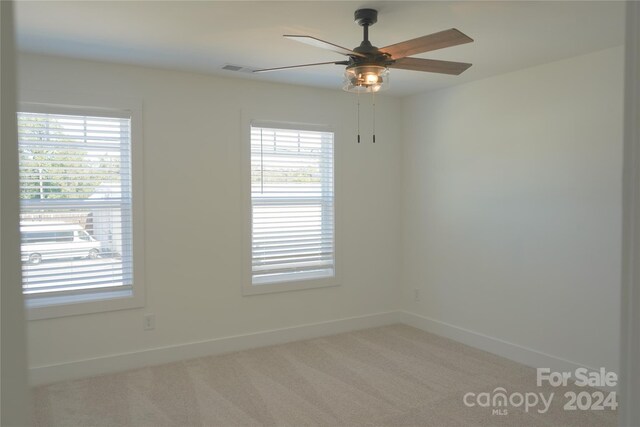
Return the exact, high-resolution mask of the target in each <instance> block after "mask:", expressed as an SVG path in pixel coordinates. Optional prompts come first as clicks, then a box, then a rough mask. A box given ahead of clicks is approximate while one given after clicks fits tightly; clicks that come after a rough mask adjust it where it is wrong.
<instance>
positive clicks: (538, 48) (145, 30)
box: [16, 1, 624, 96]
mask: <svg viewBox="0 0 640 427" xmlns="http://www.w3.org/2000/svg"><path fill="white" fill-rule="evenodd" d="M361 7H371V8H375V9H378V10H379V17H378V23H377V24H375V25H374V26H373V27H371V28H370V33H369V35H370V40H371V41H372V43H373V44H374V45H376V46H378V47H383V46H386V45H389V44H393V43H397V42H399V41H403V40H406V39H411V38H415V37H418V36H422V35H425V34H430V33H433V32H437V31H441V30H445V29H448V28H458V29H459V30H461V31H462V32H464V33H465V34H467V35H469V36H470V37H471V38H473V39H474V40H475V42H474V43H470V44H466V45H461V46H456V47H451V48H448V49H444V50H440V51H435V52H429V53H427V54H422V55H416V56H419V57H423V58H434V59H445V60H450V61H461V62H471V63H473V66H472V67H471V68H470V69H469V70H467V71H466V72H465V73H463V74H462V75H460V76H447V75H438V74H431V73H420V72H415V71H405V70H391V88H390V90H389V94H392V95H398V96H402V95H408V94H412V93H417V92H424V91H427V90H432V89H436V88H441V87H446V86H451V85H455V84H459V83H462V82H467V81H471V80H477V79H481V78H485V77H488V76H491V75H496V74H501V73H505V72H509V71H514V70H518V69H522V68H526V67H530V66H533V65H537V64H543V63H547V62H551V61H555V60H558V59H561V58H565V57H570V56H575V55H580V54H583V53H587V52H592V51H596V50H600V49H604V48H607V47H612V46H617V45H620V44H622V43H623V33H624V25H623V24H624V3H623V2H617V1H603V2H596V1H587V2H581V1H556V2H542V1H532V2H524V1H522V2H521V1H510V2H507V1H500V2H484V1H471V2H446V1H440V2H429V1H408V2H405V1H381V2H367V1H341V2H334V1H283V2H272V1H258V2H248V1H194V2H190V1H107V2H102V1H84V2H80V1H44V2H36V1H19V2H18V3H17V5H16V23H17V42H18V47H19V49H21V50H23V51H28V52H36V53H46V54H53V55H63V56H70V57H77V58H87V59H96V60H105V61H114V62H122V63H129V64H140V65H148V66H156V67H163V68H172V69H181V70H191V71H197V72H205V73H212V74H219V75H226V76H230V77H242V78H251V79H258V80H265V81H273V82H286V83H294V84H302V85H311V86H317V87H325V88H333V89H339V88H341V85H342V70H343V69H342V67H341V66H338V65H323V66H319V67H311V68H302V69H295V70H289V71H281V72H273V73H262V74H249V73H238V72H235V73H234V72H230V71H224V70H221V67H222V66H223V65H225V64H234V65H242V66H249V67H254V68H262V67H264V68H266V67H278V66H285V65H296V64H305V63H312V62H323V61H334V60H335V61H340V60H342V59H344V57H342V56H340V55H338V54H336V53H333V52H328V51H324V50H322V49H318V48H314V47H311V46H308V45H304V44H301V43H296V42H294V41H290V40H287V39H284V38H283V37H282V34H306V35H311V36H315V37H318V38H321V39H324V40H327V41H330V42H333V43H335V44H338V45H341V46H345V47H348V48H353V47H355V46H357V45H358V44H359V43H360V41H361V39H362V29H361V27H359V26H358V25H356V24H355V23H354V21H353V12H354V11H355V10H356V9H358V8H361Z"/></svg>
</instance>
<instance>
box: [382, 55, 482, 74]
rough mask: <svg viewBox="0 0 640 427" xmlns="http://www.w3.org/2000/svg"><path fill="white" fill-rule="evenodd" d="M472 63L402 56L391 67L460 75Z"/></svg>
mask: <svg viewBox="0 0 640 427" xmlns="http://www.w3.org/2000/svg"><path fill="white" fill-rule="evenodd" d="M469 67H471V64H467V63H465V62H451V61H440V60H437V59H423V58H400V59H398V60H397V61H396V62H394V63H393V64H391V65H389V68H399V69H401V70H413V71H426V72H428V73H440V74H453V75H456V76H457V75H459V74H461V73H462V72H463V71H465V70H466V69H467V68H469Z"/></svg>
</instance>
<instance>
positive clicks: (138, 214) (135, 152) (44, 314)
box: [18, 91, 145, 320]
mask: <svg viewBox="0 0 640 427" xmlns="http://www.w3.org/2000/svg"><path fill="white" fill-rule="evenodd" d="M18 111H33V112H43V111H55V112H63V113H67V114H78V115H104V116H105V117H107V116H112V117H123V116H124V115H126V116H128V117H130V118H131V144H130V146H131V212H132V214H131V217H132V218H131V220H132V221H131V222H132V224H131V226H132V233H133V236H132V240H133V241H132V256H133V260H134V269H133V283H132V295H124V296H123V295H122V291H118V290H90V291H88V292H87V293H86V294H84V296H86V297H87V298H86V300H85V301H79V299H82V298H78V297H74V298H73V299H71V298H69V297H67V296H65V295H56V296H50V297H46V296H43V295H40V296H38V297H32V298H29V296H27V295H25V298H24V300H25V308H26V315H27V319H28V320H40V319H49V318H55V317H63V316H73V315H81V314H91V313H99V312H106V311H116V310H124V309H131V308H140V307H144V305H145V259H144V255H145V251H144V192H143V177H144V175H143V159H144V157H143V152H144V147H143V145H144V139H143V135H142V102H141V101H139V100H135V99H129V98H116V97H109V96H102V95H86V94H75V93H58V92H54V91H20V93H19V108H18ZM92 296H93V298H92Z"/></svg>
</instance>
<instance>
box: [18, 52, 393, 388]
mask: <svg viewBox="0 0 640 427" xmlns="http://www.w3.org/2000/svg"><path fill="white" fill-rule="evenodd" d="M19 83H20V88H22V89H29V90H55V91H62V92H65V91H71V92H74V93H88V94H109V95H111V96H122V97H127V98H137V99H140V100H142V102H143V116H144V129H143V132H144V144H145V146H144V148H145V156H144V157H145V162H144V185H145V200H144V202H145V218H144V222H145V234H146V243H145V251H146V258H145V260H146V279H147V283H146V288H147V305H146V307H145V308H144V309H134V310H122V311H116V312H108V313H100V314H92V315H83V316H72V317H64V318H57V319H51V320H39V321H31V322H29V325H28V333H29V350H30V352H29V364H30V366H31V367H32V368H38V367H46V366H48V365H57V364H66V363H70V362H76V361H81V360H86V359H91V358H96V357H103V356H109V355H115V354H119V353H130V352H138V351H141V350H145V349H152V348H157V347H166V346H180V345H182V344H185V343H191V342H198V341H206V340H211V339H215V338H220V337H227V336H232V335H238V334H247V333H252V332H256V331H264V330H270V329H278V328H287V327H293V326H298V325H302V324H308V323H315V322H324V321H329V320H334V319H341V318H347V317H353V316H363V315H368V314H374V313H380V312H387V311H392V310H396V309H397V308H398V304H399V298H398V296H397V291H396V287H397V278H398V277H399V251H400V237H399V235H400V224H399V218H400V215H399V209H400V207H399V204H400V195H399V193H398V191H397V190H398V188H399V187H400V140H399V138H400V137H399V134H400V128H399V124H400V119H399V109H400V101H399V100H397V99H394V98H385V97H379V98H378V99H377V101H378V102H377V104H378V105H377V112H378V115H377V133H378V135H377V143H376V144H375V145H374V144H371V143H369V142H366V141H368V140H369V139H368V138H370V132H371V122H370V110H369V109H367V108H364V109H363V112H362V129H363V135H364V136H363V141H364V142H363V143H361V144H359V145H358V144H357V143H356V140H355V119H356V110H355V98H354V96H352V95H350V94H347V93H344V92H341V91H340V90H336V91H327V90H316V89H310V88H303V87H296V86H289V85H277V84H266V83H257V82H253V81H249V80H239V79H226V78H220V77H214V76H207V75H199V74H189V73H184V72H174V71H163V70H155V69H148V68H139V67H131V66H124V65H114V64H106V63H98V62H88V61H77V60H70V59H62V58H54V57H45V56H35V55H22V56H21V57H20V61H19ZM247 108H249V109H251V110H252V111H254V112H255V111H258V112H259V111H260V110H261V109H262V110H263V111H264V112H265V114H266V113H267V112H269V115H270V116H273V114H275V113H277V112H280V113H281V115H282V119H283V120H287V117H288V114H289V113H291V114H293V113H298V114H296V115H297V116H299V112H300V111H304V112H305V113H306V114H308V116H309V117H311V118H312V119H311V122H313V117H315V116H317V117H318V118H320V119H321V120H322V121H321V123H324V122H325V120H331V121H333V122H335V124H336V125H337V126H338V132H340V133H339V134H338V136H337V140H336V145H337V146H336V150H337V153H338V160H337V162H338V163H337V166H336V167H337V168H338V171H337V173H338V174H339V175H338V176H339V178H338V179H339V182H338V184H337V185H338V186H339V187H340V191H341V192H342V194H343V195H345V196H346V197H343V198H342V199H341V200H338V203H340V205H339V206H338V214H339V215H340V216H341V220H342V224H341V225H342V235H340V236H338V239H339V240H340V242H339V244H341V245H342V247H341V248H342V256H343V258H342V265H343V266H344V269H343V272H342V283H343V284H342V286H340V287H333V288H324V289H313V290H304V291H296V292H284V293H277V294H268V295H256V296H248V297H243V296H242V294H241V282H240V280H241V243H242V240H241V233H242V230H243V224H242V212H241V206H242V203H241V201H242V198H243V197H247V195H246V194H242V192H241V173H240V164H241V162H240V152H241V151H240V144H241V142H242V141H241V137H240V135H241V126H240V121H241V109H247ZM258 118H259V117H258ZM366 135H369V136H368V137H367V136H366ZM144 313H155V315H156V329H155V330H154V331H147V332H145V331H143V314H144ZM182 356H183V357H185V358H186V357H189V356H191V354H190V353H189V351H188V349H186V350H185V351H184V354H182ZM92 366H93V367H92V368H90V369H89V371H91V370H93V371H95V368H96V366H95V365H92ZM67 367H68V366H67ZM72 367H73V365H71V368H72ZM71 371H73V369H71ZM77 372H78V375H80V373H79V371H77ZM87 373H95V372H85V374H87ZM65 375H67V374H65ZM70 375H71V374H70ZM67 376H69V375H67Z"/></svg>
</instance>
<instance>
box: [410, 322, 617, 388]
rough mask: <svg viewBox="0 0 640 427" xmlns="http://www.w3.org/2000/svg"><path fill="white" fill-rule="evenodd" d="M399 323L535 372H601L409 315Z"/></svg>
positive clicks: (453, 326) (442, 323) (456, 327)
mask: <svg viewBox="0 0 640 427" xmlns="http://www.w3.org/2000/svg"><path fill="white" fill-rule="evenodd" d="M398 321H399V322H400V323H404V324H405V325H409V326H413V327H414V328H418V329H422V330H423V331H426V332H430V333H432V334H435V335H439V336H442V337H445V338H449V339H452V340H454V341H457V342H460V343H462V344H466V345H468V346H471V347H475V348H478V349H480V350H484V351H487V352H489V353H493V354H495V355H498V356H502V357H504V358H506V359H510V360H513V361H514V362H518V363H522V364H523V365H526V366H530V367H532V368H549V369H551V371H562V372H575V370H576V369H578V368H586V369H588V370H589V371H593V372H598V369H597V368H593V367H591V366H586V365H583V364H581V363H578V362H573V361H571V360H567V359H563V358H561V357H557V356H553V355H550V354H546V353H543V352H540V351H538V350H534V349H531V348H528V347H523V346H521V345H518V344H513V343H510V342H507V341H504V340H501V339H498V338H494V337H490V336H487V335H484V334H481V333H478V332H475V331H471V330H469V329H465V328H461V327H459V326H455V325H451V324H449V323H446V322H442V321H439V320H435V319H430V318H428V317H424V316H421V315H419V314H415V313H411V312H408V311H399V312H398ZM599 388H600V387H599ZM602 389H605V390H615V389H616V387H613V388H611V389H610V388H607V387H602Z"/></svg>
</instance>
